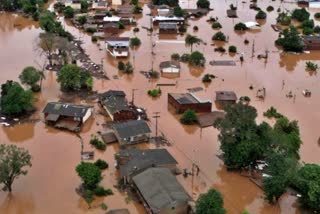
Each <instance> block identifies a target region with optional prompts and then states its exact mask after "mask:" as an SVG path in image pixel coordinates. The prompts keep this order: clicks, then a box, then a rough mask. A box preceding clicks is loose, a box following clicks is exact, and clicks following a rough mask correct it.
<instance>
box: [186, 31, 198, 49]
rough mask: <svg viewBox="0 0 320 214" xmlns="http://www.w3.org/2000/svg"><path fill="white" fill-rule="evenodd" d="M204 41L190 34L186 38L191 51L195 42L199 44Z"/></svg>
mask: <svg viewBox="0 0 320 214" xmlns="http://www.w3.org/2000/svg"><path fill="white" fill-rule="evenodd" d="M201 42H202V40H201V39H200V38H199V37H197V36H192V35H190V34H187V36H186V38H185V43H186V45H187V46H190V49H191V53H192V47H193V45H194V44H197V45H199V44H200V43H201Z"/></svg>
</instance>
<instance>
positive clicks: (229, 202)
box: [0, 0, 320, 214]
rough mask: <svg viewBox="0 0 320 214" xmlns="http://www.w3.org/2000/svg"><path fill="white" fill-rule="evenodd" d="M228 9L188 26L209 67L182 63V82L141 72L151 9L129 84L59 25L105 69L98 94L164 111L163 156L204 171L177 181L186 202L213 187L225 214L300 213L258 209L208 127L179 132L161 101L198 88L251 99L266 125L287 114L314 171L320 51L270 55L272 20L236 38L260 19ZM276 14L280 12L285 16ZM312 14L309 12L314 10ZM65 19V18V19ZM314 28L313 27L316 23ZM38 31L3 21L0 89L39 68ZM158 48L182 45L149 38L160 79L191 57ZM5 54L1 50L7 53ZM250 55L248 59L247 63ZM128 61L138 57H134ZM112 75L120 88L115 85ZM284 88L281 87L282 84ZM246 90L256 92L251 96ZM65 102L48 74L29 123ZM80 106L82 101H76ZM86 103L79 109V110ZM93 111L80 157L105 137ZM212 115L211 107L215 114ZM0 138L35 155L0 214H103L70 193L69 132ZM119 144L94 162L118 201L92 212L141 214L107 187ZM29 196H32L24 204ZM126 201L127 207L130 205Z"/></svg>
mask: <svg viewBox="0 0 320 214" xmlns="http://www.w3.org/2000/svg"><path fill="white" fill-rule="evenodd" d="M195 2H196V1H181V4H182V6H183V7H184V8H187V7H190V8H192V7H195ZM231 3H234V1H231V0H226V1H214V2H212V4H213V7H214V8H215V10H214V11H211V12H210V13H209V14H208V15H207V16H205V17H203V18H201V19H197V20H190V21H189V25H190V27H189V28H188V32H189V33H191V34H193V35H197V36H198V37H200V38H201V39H203V40H204V41H205V42H206V43H207V45H196V46H194V47H193V49H194V50H197V51H200V52H203V53H204V54H205V56H206V59H207V63H206V67H205V68H203V69H196V68H194V67H190V66H188V65H185V64H183V63H182V64H181V73H180V76H179V77H173V78H172V77H167V76H163V77H161V78H160V79H159V80H155V81H149V80H147V79H146V78H145V77H144V76H143V75H141V74H140V73H139V71H146V70H149V69H150V68H151V66H152V61H151V57H150V53H151V40H150V36H148V35H147V32H146V30H144V29H143V28H142V27H143V26H149V24H150V17H149V16H146V14H147V13H150V10H149V9H148V8H147V7H146V5H144V15H143V16H140V18H139V19H138V23H137V27H139V28H140V31H139V32H138V33H136V36H137V37H139V38H140V39H141V41H142V45H141V47H140V48H139V49H138V50H136V51H135V53H134V54H133V51H131V54H130V57H129V59H128V60H129V61H131V62H133V64H134V67H135V73H134V74H133V75H123V74H120V73H119V71H118V69H117V63H118V60H117V59H115V58H113V57H111V56H110V55H107V54H106V53H105V50H104V42H103V41H101V42H99V43H98V44H100V47H98V46H97V45H96V44H92V43H91V38H90V36H88V35H87V34H84V33H80V32H79V31H78V30H77V29H75V28H73V27H72V26H71V25H70V23H65V24H64V26H65V28H66V29H67V30H68V31H70V32H72V33H73V34H74V35H75V36H76V37H79V38H81V40H82V41H83V43H84V44H83V45H84V48H85V49H86V51H87V53H88V54H90V56H92V59H93V60H94V61H95V62H96V63H100V62H101V60H103V62H104V69H105V71H106V73H107V75H108V76H109V77H110V79H111V80H97V81H95V83H94V90H98V91H99V92H102V91H105V90H108V89H118V90H124V91H125V92H126V94H127V98H128V99H129V100H131V90H132V89H135V88H137V89H138V90H137V91H135V103H136V104H137V105H139V106H141V107H144V108H146V109H147V112H148V114H149V115H151V114H152V112H156V111H159V112H161V113H160V114H161V117H160V118H159V129H160V132H162V133H164V134H165V135H166V136H167V137H168V139H169V141H170V142H171V143H172V144H173V146H171V147H168V150H169V152H170V153H171V154H172V155H173V156H174V157H175V158H176V159H177V161H178V162H179V165H180V168H188V169H191V163H192V161H196V162H197V163H198V164H199V166H200V169H201V176H200V177H196V178H195V179H194V181H193V182H192V179H191V178H187V179H185V178H183V177H182V176H178V180H179V181H180V182H181V183H182V184H183V185H184V186H185V187H186V188H187V190H188V192H189V194H190V195H191V196H193V198H194V199H196V198H197V196H198V194H200V193H201V192H204V191H206V189H207V188H209V187H211V186H214V187H216V188H218V189H219V190H220V191H221V192H222V194H223V196H224V198H225V207H226V209H227V210H228V213H240V212H241V211H242V210H244V209H247V210H249V211H250V213H270V214H271V213H272V214H273V213H299V211H298V210H297V209H296V207H297V205H296V204H295V198H294V197H292V196H289V195H285V196H284V197H282V198H281V200H280V202H279V205H274V206H271V205H268V204H267V203H266V202H264V200H263V193H262V191H261V190H260V189H259V188H257V187H256V186H255V185H254V184H252V183H251V182H250V181H249V180H248V179H247V178H244V177H241V176H240V175H238V174H235V173H231V172H227V171H226V170H225V169H224V167H223V166H222V163H221V161H220V160H219V159H218V158H217V157H216V155H217V154H219V153H220V151H219V143H218V141H217V134H218V132H217V130H216V129H214V128H210V127H209V128H205V129H200V128H198V127H196V126H183V125H181V124H180V123H179V118H180V115H176V114H175V113H174V112H172V111H170V109H169V110H168V106H167V93H170V92H177V93H179V92H181V93H183V92H186V89H188V88H192V87H202V88H204V89H205V90H203V91H200V92H196V95H197V96H198V97H200V98H201V99H209V100H211V101H212V102H213V101H214V94H215V93H214V92H215V91H216V90H233V91H235V92H236V93H237V95H238V97H240V96H242V95H247V96H249V97H250V98H251V104H252V105H253V106H255V107H256V108H257V109H258V112H259V117H258V121H259V122H260V121H262V120H265V119H264V118H263V117H262V113H263V112H264V111H265V110H266V109H268V108H269V107H270V106H274V107H276V108H277V109H278V111H279V112H282V113H284V114H286V115H287V116H288V117H289V118H292V119H297V120H298V121H299V125H300V129H301V136H302V139H303V142H304V144H303V145H302V148H301V158H302V160H303V161H306V162H316V163H319V162H320V159H319V155H318V154H319V150H320V148H319V146H318V145H317V140H318V138H319V131H318V128H317V127H318V126H317V121H319V120H320V112H319V110H318V108H319V105H320V103H319V102H320V101H319V99H318V97H319V95H320V90H319V87H320V86H319V85H320V84H319V75H312V76H310V75H309V73H308V72H306V71H305V62H306V61H308V60H312V61H313V60H318V59H319V57H320V55H319V54H320V52H317V51H314V52H311V54H303V55H289V54H280V52H279V50H278V48H277V47H275V46H274V40H275V39H276V38H277V37H278V33H276V32H274V31H273V29H272V28H271V27H270V25H271V24H274V23H275V17H276V16H277V12H276V11H273V12H270V13H268V19H267V21H266V22H265V23H263V25H262V27H261V30H259V31H248V32H246V33H243V34H235V33H234V30H233V26H234V24H235V23H238V22H240V21H241V22H246V21H254V17H255V14H256V11H253V10H248V6H249V5H248V3H247V4H243V3H240V2H239V1H238V15H239V17H240V18H237V19H229V18H226V9H228V8H229V5H230V4H231ZM259 4H260V5H261V8H262V9H264V10H265V8H266V7H267V6H268V5H269V4H271V5H273V6H274V8H278V7H279V6H280V2H269V1H263V2H260V3H259ZM282 7H285V8H287V9H290V8H293V7H294V4H286V3H283V5H282ZM282 7H281V8H282ZM312 13H314V11H312ZM210 16H212V17H218V18H219V22H220V23H221V24H222V26H223V28H222V29H221V31H223V32H224V33H225V34H226V35H228V36H229V42H228V43H223V44H221V43H216V45H215V46H211V45H210V44H211V43H212V41H211V37H212V35H213V34H214V33H215V32H217V30H213V29H211V24H210V23H208V22H206V20H207V19H209V17H210ZM62 20H63V19H62ZM316 24H319V23H318V21H316ZM195 25H197V26H198V27H199V30H198V31H196V32H194V31H193V29H192V27H193V26H195ZM40 32H41V30H40V29H39V28H38V26H37V25H36V24H35V23H33V22H32V21H29V20H27V19H24V18H21V17H19V16H16V15H12V14H0V50H1V51H0V63H1V69H0V72H1V79H0V83H3V82H5V81H6V80H7V79H14V80H17V79H18V76H19V73H20V72H21V70H22V69H23V68H24V67H26V66H28V65H35V66H37V63H36V62H35V60H34V59H36V60H37V61H39V62H41V59H40V58H39V56H38V55H37V53H35V51H34V41H35V39H36V38H37V37H38V34H39V33H40ZM133 35H134V34H133V32H132V28H128V29H126V30H125V31H123V32H122V33H121V36H133ZM245 39H248V40H249V42H250V43H249V44H248V45H245V44H244V40H245ZM164 40H170V41H175V40H180V41H183V40H184V36H182V35H176V36H172V35H169V36H163V35H158V34H155V35H154V36H153V41H154V42H155V43H156V46H155V47H154V52H155V54H156V55H155V57H154V64H153V65H154V68H155V70H158V71H159V64H160V62H162V61H166V60H169V59H170V56H171V54H172V53H179V54H180V55H181V54H183V53H190V47H186V46H185V44H183V43H174V42H171V43H166V42H156V41H164ZM253 42H254V44H255V47H254V53H253V52H252V49H253V48H252V46H253ZM220 45H224V47H225V48H226V49H227V48H228V46H229V45H236V46H237V48H238V52H240V53H241V52H243V53H244V58H245V61H244V63H243V64H242V65H240V63H239V55H235V56H230V55H229V54H220V53H217V52H214V48H215V47H217V46H220ZM3 50H6V51H3ZM266 50H268V51H269V59H268V61H267V62H265V61H264V60H258V59H256V56H257V55H258V54H263V53H265V51H266ZM252 55H254V57H252ZM133 57H134V58H133ZM219 59H224V60H235V61H236V64H237V65H236V66H228V67H223V66H220V67H219V66H215V67H214V66H211V65H209V63H208V62H209V61H211V60H219ZM206 73H210V74H214V75H215V76H217V78H216V79H213V81H212V83H211V84H207V85H204V84H203V83H202V82H201V78H202V76H203V75H204V74H206ZM114 75H117V76H118V79H113V76H114ZM176 80H177V85H176V86H168V87H161V90H162V96H161V97H160V98H158V99H151V98H150V97H149V96H148V95H147V91H148V90H149V89H153V88H155V87H156V83H158V82H162V83H166V82H172V81H174V82H175V81H176ZM283 82H285V85H284V87H283V86H282V83H283ZM250 85H252V86H253V87H254V90H250V89H249V86H250ZM262 87H265V88H266V90H267V97H266V99H265V101H264V102H261V101H260V100H258V99H256V98H255V95H256V90H257V89H258V88H262ZM304 89H309V90H311V92H312V97H311V98H305V97H303V95H302V93H301V91H302V90H304ZM288 91H292V92H293V93H294V94H296V100H295V102H293V100H292V99H288V98H286V96H285V95H286V93H288ZM61 97H62V93H61V92H60V91H59V85H58V84H57V83H56V75H55V73H52V72H49V71H47V72H46V79H45V80H44V83H43V89H42V92H41V93H40V94H37V95H36V98H37V102H36V107H37V108H38V111H37V112H36V113H35V114H34V116H33V117H34V118H35V119H41V118H42V117H41V115H40V112H41V110H42V108H43V107H44V105H45V104H46V103H47V102H48V101H56V100H59V99H60V98H61ZM76 102H80V101H79V100H78V99H76ZM83 104H85V103H83ZM88 104H89V105H94V106H95V109H96V112H95V114H94V118H92V119H90V121H88V123H87V124H86V125H85V127H84V129H83V131H82V132H81V137H82V138H83V139H84V142H85V143H84V149H85V150H86V151H93V150H94V149H93V148H92V147H91V146H90V145H89V143H88V141H89V140H90V136H91V134H96V133H97V131H100V130H103V127H102V124H103V123H105V121H107V120H108V119H107V118H104V117H103V116H102V115H100V114H99V113H98V106H97V105H96V104H95V103H88ZM213 108H214V110H215V107H213ZM150 125H151V128H152V130H153V131H154V130H155V121H154V119H153V118H151V121H150ZM0 139H1V142H4V143H18V144H19V146H23V147H26V148H27V149H28V150H29V151H30V152H31V154H32V157H33V160H32V162H33V166H32V168H31V169H30V170H29V173H28V175H27V176H24V177H21V178H19V179H18V180H17V181H16V182H15V183H14V187H13V189H14V192H13V194H12V195H13V196H14V197H10V200H8V194H7V193H4V192H0V213H19V211H21V212H20V213H25V212H26V210H30V212H32V213H84V212H89V213H101V212H102V211H101V210H100V209H99V208H97V209H92V210H90V211H88V210H87V206H86V204H85V202H84V201H83V199H81V198H80V197H79V196H78V195H77V194H76V193H75V188H76V187H77V186H78V185H79V184H80V180H79V178H78V177H77V175H76V173H75V171H74V169H75V166H76V165H77V164H78V163H79V161H80V142H79V139H78V138H77V137H76V136H75V135H74V134H70V133H69V132H65V131H60V130H56V129H52V128H51V127H47V126H46V125H45V124H44V123H43V122H42V121H39V122H37V123H34V124H29V123H26V124H21V125H18V126H15V127H9V128H5V127H1V128H0ZM138 147H140V148H149V147H151V148H154V147H155V146H154V145H139V146H138ZM118 149H119V148H118V146H117V145H112V146H108V148H107V150H106V151H105V152H95V159H97V158H103V159H105V160H107V162H108V163H109V166H110V167H109V169H108V170H106V171H104V172H103V174H104V179H103V181H102V185H103V186H104V187H106V188H112V190H113V191H114V192H115V195H113V196H109V197H106V198H103V199H99V200H98V201H97V202H96V203H99V202H101V201H103V202H105V203H106V204H107V205H108V207H109V208H110V209H113V208H123V207H127V208H128V209H130V211H131V213H144V210H143V208H142V205H141V204H139V203H134V202H129V203H127V201H128V200H126V198H127V195H126V194H125V193H119V192H118V191H117V190H116V189H115V188H114V187H113V186H114V185H116V184H117V181H116V169H115V168H114V167H113V165H114V158H113V155H114V153H115V152H116V151H118ZM29 194H30V195H29ZM127 199H128V198H127ZM23 211H25V212H23Z"/></svg>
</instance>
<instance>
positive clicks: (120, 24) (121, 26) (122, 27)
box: [118, 22, 125, 30]
mask: <svg viewBox="0 0 320 214" xmlns="http://www.w3.org/2000/svg"><path fill="white" fill-rule="evenodd" d="M118 25H119V29H120V30H123V29H125V27H124V24H123V23H122V22H118Z"/></svg>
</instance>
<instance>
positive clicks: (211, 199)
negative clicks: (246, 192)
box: [196, 189, 226, 214]
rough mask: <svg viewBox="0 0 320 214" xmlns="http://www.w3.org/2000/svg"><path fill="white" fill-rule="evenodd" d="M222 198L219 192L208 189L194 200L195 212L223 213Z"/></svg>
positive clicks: (202, 213)
mask: <svg viewBox="0 0 320 214" xmlns="http://www.w3.org/2000/svg"><path fill="white" fill-rule="evenodd" d="M225 213H226V210H225V209H224V208H223V198H222V195H221V193H220V192H218V191H217V190H215V189H210V190H209V191H208V192H207V193H205V194H201V195H200V196H199V198H198V200H197V201H196V214H225Z"/></svg>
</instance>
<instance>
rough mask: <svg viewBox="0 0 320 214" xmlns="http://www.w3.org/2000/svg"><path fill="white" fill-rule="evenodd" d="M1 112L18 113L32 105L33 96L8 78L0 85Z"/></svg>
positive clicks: (6, 113)
mask: <svg viewBox="0 0 320 214" xmlns="http://www.w3.org/2000/svg"><path fill="white" fill-rule="evenodd" d="M1 90H2V91H1V100H0V106H1V112H2V113H3V114H5V115H10V116H12V115H19V114H21V113H23V112H25V111H26V110H28V109H30V108H31V107H32V103H33V97H32V92H31V91H30V90H24V89H23V88H22V87H21V85H20V84H19V83H17V82H13V81H12V80H8V81H7V82H6V83H4V84H2V85H1Z"/></svg>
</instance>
